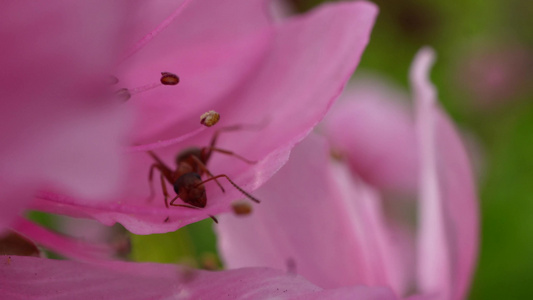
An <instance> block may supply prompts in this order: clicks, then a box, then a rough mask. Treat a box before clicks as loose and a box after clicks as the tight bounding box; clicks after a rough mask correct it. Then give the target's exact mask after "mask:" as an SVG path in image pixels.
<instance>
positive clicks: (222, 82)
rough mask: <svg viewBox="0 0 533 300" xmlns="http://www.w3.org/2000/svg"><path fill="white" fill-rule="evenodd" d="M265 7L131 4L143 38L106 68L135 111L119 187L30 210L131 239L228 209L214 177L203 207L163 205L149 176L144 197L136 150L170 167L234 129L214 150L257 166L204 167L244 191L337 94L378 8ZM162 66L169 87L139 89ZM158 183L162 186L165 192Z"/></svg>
mask: <svg viewBox="0 0 533 300" xmlns="http://www.w3.org/2000/svg"><path fill="white" fill-rule="evenodd" d="M265 4H266V1H262V0H261V1H260V0H255V1H250V0H237V1H231V2H222V1H218V0H198V1H192V2H191V1H183V2H178V3H170V2H165V3H159V2H158V3H156V4H154V3H152V2H150V4H146V3H145V4H142V5H143V6H146V7H142V11H143V15H142V20H141V21H140V22H139V23H138V24H135V26H133V27H132V31H133V32H134V33H135V34H137V33H142V34H138V36H137V37H136V38H131V37H130V36H129V35H128V36H125V40H127V41H132V42H131V44H134V46H133V48H131V50H129V51H126V55H125V56H124V59H123V60H121V63H120V64H119V66H118V68H117V73H116V75H117V77H118V78H119V80H120V83H119V84H121V85H120V87H125V88H128V89H129V90H130V91H131V93H132V94H133V95H132V97H131V99H129V100H128V102H127V103H125V104H124V109H125V110H130V109H131V110H133V111H134V112H135V114H136V116H137V118H136V121H135V124H134V129H133V130H132V131H131V132H130V141H131V146H129V147H127V148H125V149H124V155H123V156H124V157H125V159H126V160H127V161H128V162H129V164H128V167H127V172H126V173H127V175H125V176H124V177H122V178H121V182H122V183H123V184H122V185H121V186H122V190H121V191H120V193H119V194H118V195H117V196H115V197H108V198H101V199H99V201H97V202H95V201H94V200H92V199H88V198H86V197H79V196H78V195H75V194H69V195H65V194H64V193H57V192H50V191H48V190H47V191H43V192H40V193H39V194H38V197H37V198H38V199H37V200H36V201H34V202H33V203H32V206H31V207H32V208H33V209H37V210H43V211H47V212H52V213H60V214H68V215H71V216H75V217H89V218H94V219H97V220H99V221H100V222H102V223H104V224H107V225H111V224H113V223H115V222H119V223H121V224H123V225H124V226H125V227H126V228H127V229H128V230H130V231H131V232H133V233H137V234H149V233H157V232H168V231H174V230H176V229H177V228H179V227H182V226H184V225H187V224H189V223H192V222H195V221H198V220H201V219H204V218H206V217H207V216H208V215H217V214H219V213H222V212H227V211H229V210H230V207H231V206H230V202H231V201H232V200H235V199H237V198H242V197H243V195H242V194H241V192H239V191H238V190H237V189H235V188H234V187H233V186H231V185H230V184H229V183H228V182H227V181H226V179H224V178H221V179H219V181H220V182H221V184H222V185H223V186H224V187H225V190H226V192H225V193H223V192H222V191H221V190H220V189H219V188H218V187H217V185H216V184H215V183H214V182H211V183H208V184H206V189H207V199H208V201H207V206H206V208H205V209H190V208H184V207H171V208H166V207H165V204H164V202H163V195H162V193H161V182H160V178H159V173H158V171H157V170H156V171H155V176H154V182H153V184H154V186H155V191H156V196H155V197H154V199H153V201H148V200H147V198H148V197H149V195H150V190H149V182H148V178H147V177H148V171H149V169H150V166H151V165H152V164H153V163H154V159H153V158H151V157H150V156H149V155H148V154H147V153H146V151H147V150H152V151H154V152H155V153H156V154H157V155H158V156H160V157H161V158H162V160H163V161H164V162H165V163H166V164H168V165H169V166H171V167H172V168H174V164H173V163H172V162H173V161H174V159H175V157H176V154H177V153H179V152H180V151H182V150H183V149H185V148H187V147H190V146H199V147H203V146H207V145H208V144H209V141H210V139H211V137H212V136H213V134H214V132H215V131H216V130H217V128H222V127H224V126H227V125H235V124H242V125H244V129H243V130H240V131H234V132H226V133H222V134H221V135H220V137H219V139H218V141H219V142H218V144H217V147H220V148H222V149H227V150H229V151H233V152H235V153H236V154H238V155H241V156H243V157H245V158H246V159H249V160H252V161H256V162H257V163H255V164H249V163H245V162H243V161H241V160H239V159H237V158H235V157H232V156H228V155H223V154H220V153H215V154H213V156H212V159H211V160H210V161H209V162H208V164H207V166H208V168H209V170H210V171H211V173H213V174H214V175H218V174H226V175H227V176H228V177H229V178H231V179H232V180H233V181H234V182H235V183H236V184H238V185H239V186H240V187H242V188H243V189H244V190H245V191H248V192H252V191H254V190H255V189H256V188H258V187H259V186H261V185H262V184H264V183H265V182H266V181H267V180H268V179H269V178H270V177H271V176H272V175H273V174H274V173H275V172H276V171H277V170H278V169H279V168H280V167H281V166H282V165H283V164H284V163H285V162H286V161H287V159H288V156H289V153H290V151H291V149H292V147H293V146H294V145H295V144H296V143H297V142H299V141H300V140H302V139H303V138H304V137H305V136H306V135H307V134H308V133H309V132H310V131H311V129H312V128H313V127H314V126H315V125H316V124H317V123H318V122H319V121H320V120H321V119H322V118H323V116H324V115H325V113H326V112H327V110H328V109H329V107H330V105H331V104H332V103H333V101H334V100H335V99H336V97H337V96H338V95H339V93H340V91H341V90H342V88H343V87H344V85H345V83H346V81H347V80H348V78H349V77H350V75H351V74H352V72H353V71H354V69H355V67H356V66H357V64H358V62H359V58H360V56H361V53H362V51H363V49H364V48H365V46H366V44H367V42H368V38H369V34H370V30H371V28H372V26H373V22H374V18H375V16H376V13H377V9H376V7H375V6H374V5H372V4H370V3H367V2H348V3H344V2H343V3H337V4H330V5H324V6H322V7H320V8H318V9H316V10H314V11H312V12H310V13H309V14H306V15H303V16H298V17H293V18H287V19H282V20H277V21H276V22H275V21H273V20H272V19H271V18H270V17H269V15H268V14H267V13H266V12H267V11H268V10H267V9H266V8H267V7H266V6H265ZM169 12H172V13H170V17H169ZM165 18H166V19H165ZM162 20H164V21H162ZM158 24H159V25H158ZM147 28H149V29H148V30H144V29H147ZM153 28H156V29H155V30H154V29H153ZM150 30H152V31H150ZM147 33H148V35H146V34H147ZM135 34H130V35H135ZM143 36H144V38H143ZM137 40H140V42H138V43H136V44H135V43H134V42H133V41H137ZM163 71H168V72H173V73H176V74H178V75H179V76H180V83H179V85H177V86H175V87H158V88H156V89H150V88H152V87H153V86H155V85H150V84H149V85H147V86H146V84H147V83H150V82H153V81H154V77H156V78H157V76H158V74H159V73H160V72H163ZM157 80H158V79H156V81H157ZM148 89H150V90H148ZM145 90H146V91H145ZM140 91H143V92H142V93H137V92H140ZM209 110H215V111H217V112H219V113H220V115H221V121H220V122H219V124H217V125H216V126H215V127H214V128H210V129H206V128H204V127H203V126H202V125H200V124H199V117H200V115H202V114H203V113H204V112H206V111H209ZM167 188H168V189H169V190H170V191H172V186H170V185H168V184H167ZM174 195H175V194H174V192H173V191H172V195H171V196H172V197H173V196H174ZM178 201H179V200H178ZM180 203H182V202H180Z"/></svg>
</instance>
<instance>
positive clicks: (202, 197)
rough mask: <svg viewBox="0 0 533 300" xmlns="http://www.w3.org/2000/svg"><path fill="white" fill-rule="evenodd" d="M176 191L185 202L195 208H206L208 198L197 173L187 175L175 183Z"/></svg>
mask: <svg viewBox="0 0 533 300" xmlns="http://www.w3.org/2000/svg"><path fill="white" fill-rule="evenodd" d="M174 191H175V192H176V194H177V195H179V197H180V199H181V200H183V202H185V203H188V204H190V205H192V206H195V207H201V208H203V207H205V205H206V204H207V197H206V193H205V186H204V185H203V184H202V178H201V177H200V175H199V174H197V173H192V172H191V173H186V174H183V175H181V176H180V177H179V178H178V179H177V180H176V181H175V182H174Z"/></svg>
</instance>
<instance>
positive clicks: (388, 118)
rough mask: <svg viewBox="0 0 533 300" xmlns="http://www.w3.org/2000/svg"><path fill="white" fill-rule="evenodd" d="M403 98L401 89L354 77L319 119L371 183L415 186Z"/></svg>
mask: <svg viewBox="0 0 533 300" xmlns="http://www.w3.org/2000/svg"><path fill="white" fill-rule="evenodd" d="M391 99H398V101H391ZM407 100H408V99H407V95H405V94H404V92H403V91H401V90H400V89H398V88H395V87H392V85H391V84H384V83H383V82H382V81H379V80H378V79H377V78H376V79H373V78H370V79H361V80H355V81H354V84H353V85H352V84H351V85H350V86H348V87H347V89H346V90H345V91H344V93H343V95H342V96H341V99H340V100H339V102H338V103H337V104H336V105H334V106H333V107H332V109H331V112H330V113H329V114H328V116H327V117H326V119H325V121H324V133H325V134H326V135H327V137H328V139H329V140H330V141H331V143H332V146H333V148H334V149H337V150H338V151H339V152H340V154H341V155H343V156H344V157H345V158H346V159H347V160H348V163H349V165H350V167H351V168H352V171H353V172H355V173H357V174H358V175H359V176H361V177H362V178H363V179H364V180H365V181H366V182H368V183H370V184H371V185H374V186H376V187H379V188H385V189H392V190H395V191H404V192H405V191H413V190H415V189H416V186H417V181H416V178H417V177H416V173H417V168H418V162H417V159H418V158H417V148H416V142H415V139H416V138H415V132H414V119H413V117H412V113H411V110H410V108H409V107H408V106H407V104H408V101H407ZM339 128H343V129H344V130H339ZM390 145H394V147H391V146H390Z"/></svg>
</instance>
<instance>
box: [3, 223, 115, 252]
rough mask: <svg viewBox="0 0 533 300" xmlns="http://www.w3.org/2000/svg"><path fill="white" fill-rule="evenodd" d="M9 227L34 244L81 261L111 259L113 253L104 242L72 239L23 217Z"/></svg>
mask: <svg viewBox="0 0 533 300" xmlns="http://www.w3.org/2000/svg"><path fill="white" fill-rule="evenodd" d="M11 228H12V229H13V230H14V231H16V232H18V233H19V234H21V235H23V236H25V237H26V238H28V239H30V240H32V241H33V242H35V243H36V244H39V245H40V246H43V247H45V248H46V249H48V250H52V251H54V252H56V253H58V254H60V255H63V256H65V257H69V258H73V259H78V260H83V261H102V260H106V259H107V260H109V259H111V258H112V255H113V254H115V253H114V251H113V249H111V247H110V246H108V245H106V244H97V243H87V242H84V241H82V240H74V239H71V238H68V237H66V236H62V235H60V234H57V233H55V232H52V231H50V230H47V229H45V228H44V227H41V226H39V225H37V224H35V223H33V222H30V221H28V220H26V219H23V218H18V220H17V221H16V222H14V223H13V224H12V225H11Z"/></svg>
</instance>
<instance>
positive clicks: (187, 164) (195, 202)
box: [148, 125, 260, 221]
mask: <svg viewBox="0 0 533 300" xmlns="http://www.w3.org/2000/svg"><path fill="white" fill-rule="evenodd" d="M240 128H241V126H239V125H237V126H231V127H225V128H222V129H219V130H217V131H216V132H215V134H214V135H213V138H212V139H211V143H210V145H209V146H208V147H203V148H196V147H194V148H189V149H186V150H184V151H182V152H180V153H179V154H178V156H177V157H176V166H177V167H176V170H174V171H173V170H172V169H170V168H169V167H168V166H167V165H166V164H165V163H164V162H163V161H162V160H161V159H160V158H159V157H158V156H157V155H156V154H155V153H153V152H152V151H148V154H149V155H150V156H151V157H152V158H153V159H154V160H155V161H156V162H155V163H154V164H152V166H151V167H150V172H149V175H148V180H149V182H150V195H151V196H150V198H153V196H154V187H153V175H154V174H153V173H154V169H158V170H159V171H160V172H161V187H162V190H163V195H164V196H165V206H166V207H167V208H169V207H170V206H181V207H188V208H204V207H205V206H206V204H207V196H206V193H205V185H204V184H205V183H206V182H209V181H212V180H214V181H215V182H216V183H217V184H218V186H219V187H220V189H221V190H222V192H225V190H224V188H223V187H222V185H221V184H220V183H219V182H218V180H217V179H218V178H222V177H224V178H226V179H227V180H228V181H229V182H230V183H231V184H232V185H233V186H234V187H235V188H236V189H238V190H239V191H240V192H241V193H243V194H244V195H245V196H246V197H247V198H248V199H250V200H252V201H254V202H257V203H259V202H260V201H259V200H258V199H256V198H255V197H254V196H252V195H250V194H249V193H247V192H246V191H245V190H243V189H242V188H241V187H239V186H238V185H237V184H236V183H235V182H233V181H232V180H231V179H230V178H229V177H228V176H227V175H226V174H220V175H217V176H213V174H211V172H210V171H209V169H207V167H206V164H207V162H208V161H209V158H210V157H211V154H213V152H219V153H223V154H227V155H231V156H234V157H235V158H238V159H240V160H242V161H244V162H246V163H249V164H255V163H256V162H255V161H250V160H248V159H246V158H244V157H242V156H240V155H238V154H235V153H233V152H231V151H228V150H224V149H220V148H217V147H215V144H216V142H217V139H218V135H219V134H220V132H222V131H230V130H237V129H240ZM204 173H205V174H207V176H208V177H209V178H208V179H206V180H202V177H201V176H202V175H203V174H204ZM165 179H166V180H167V181H168V182H169V183H170V184H172V185H173V186H174V191H175V192H176V197H174V198H173V199H172V200H171V201H170V204H169V202H168V198H169V194H168V191H167V187H166V184H165ZM178 198H180V199H181V200H182V201H183V202H185V203H187V204H174V202H175V201H176V200H177V199H178ZM210 217H211V218H213V217H212V216H210ZM167 219H168V218H167ZM213 219H214V218H213ZM214 220H215V221H216V219H214Z"/></svg>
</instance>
